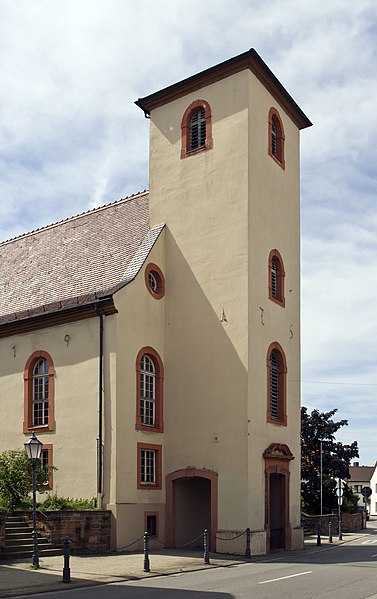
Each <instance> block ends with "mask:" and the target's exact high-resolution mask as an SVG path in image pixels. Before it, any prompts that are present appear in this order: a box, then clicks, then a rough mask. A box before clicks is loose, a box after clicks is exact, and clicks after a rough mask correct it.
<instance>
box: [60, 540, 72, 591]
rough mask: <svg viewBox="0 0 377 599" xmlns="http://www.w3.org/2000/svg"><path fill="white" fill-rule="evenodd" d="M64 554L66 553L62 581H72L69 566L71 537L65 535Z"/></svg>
mask: <svg viewBox="0 0 377 599" xmlns="http://www.w3.org/2000/svg"><path fill="white" fill-rule="evenodd" d="M63 555H64V567H63V579H62V582H71V570H70V568H69V557H70V552H69V538H68V537H65V539H64V541H63Z"/></svg>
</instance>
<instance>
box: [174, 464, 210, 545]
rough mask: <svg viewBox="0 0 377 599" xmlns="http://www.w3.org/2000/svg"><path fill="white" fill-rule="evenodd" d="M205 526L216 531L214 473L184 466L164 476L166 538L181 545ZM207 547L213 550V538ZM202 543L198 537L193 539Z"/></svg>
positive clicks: (194, 536)
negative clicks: (197, 539) (184, 467)
mask: <svg viewBox="0 0 377 599" xmlns="http://www.w3.org/2000/svg"><path fill="white" fill-rule="evenodd" d="M205 528H207V529H208V530H210V532H212V533H213V534H216V532H217V474H216V473H215V472H208V471H207V470H199V469H197V468H186V469H184V470H177V471H176V472H172V473H171V474H168V476H167V477H166V541H167V543H168V544H171V545H183V544H184V543H188V542H189V541H191V540H192V539H194V538H196V537H198V536H199V535H201V533H202V532H203V530H204V529H205ZM210 539H211V543H210V545H211V549H212V551H215V550H216V544H215V542H214V541H215V539H214V537H210ZM197 544H199V545H200V546H201V545H202V539H199V541H198V542H197Z"/></svg>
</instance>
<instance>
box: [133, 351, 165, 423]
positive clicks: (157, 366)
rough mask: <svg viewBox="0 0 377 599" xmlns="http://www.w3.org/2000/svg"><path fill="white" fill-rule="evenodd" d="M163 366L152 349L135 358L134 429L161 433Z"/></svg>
mask: <svg viewBox="0 0 377 599" xmlns="http://www.w3.org/2000/svg"><path fill="white" fill-rule="evenodd" d="M163 380H164V373H163V365H162V361H161V358H160V356H159V355H158V353H157V352H156V351H155V350H154V349H153V348H152V347H144V348H143V349H141V350H140V352H139V353H138V355H137V358H136V428H137V429H139V430H154V431H156V432H162V431H163V419H162V416H163Z"/></svg>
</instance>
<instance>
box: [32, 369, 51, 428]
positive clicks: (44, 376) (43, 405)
mask: <svg viewBox="0 0 377 599" xmlns="http://www.w3.org/2000/svg"><path fill="white" fill-rule="evenodd" d="M48 386H49V385H48V362H47V360H46V358H41V359H40V360H38V362H36V363H35V365H34V368H33V425H34V426H43V425H46V424H48Z"/></svg>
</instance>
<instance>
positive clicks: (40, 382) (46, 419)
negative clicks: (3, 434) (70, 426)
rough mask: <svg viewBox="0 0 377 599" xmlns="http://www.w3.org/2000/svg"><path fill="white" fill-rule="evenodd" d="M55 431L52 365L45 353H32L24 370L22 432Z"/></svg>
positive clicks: (49, 357)
mask: <svg viewBox="0 0 377 599" xmlns="http://www.w3.org/2000/svg"><path fill="white" fill-rule="evenodd" d="M36 429H39V430H40V429H46V430H48V431H53V430H55V420H54V364H53V362H52V358H51V356H50V355H49V354H48V353H47V352H45V351H42V350H40V351H37V352H34V353H33V354H32V355H31V356H30V358H29V359H28V361H27V362H26V365H25V369H24V427H23V430H24V432H25V433H26V432H29V431H31V430H36Z"/></svg>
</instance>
